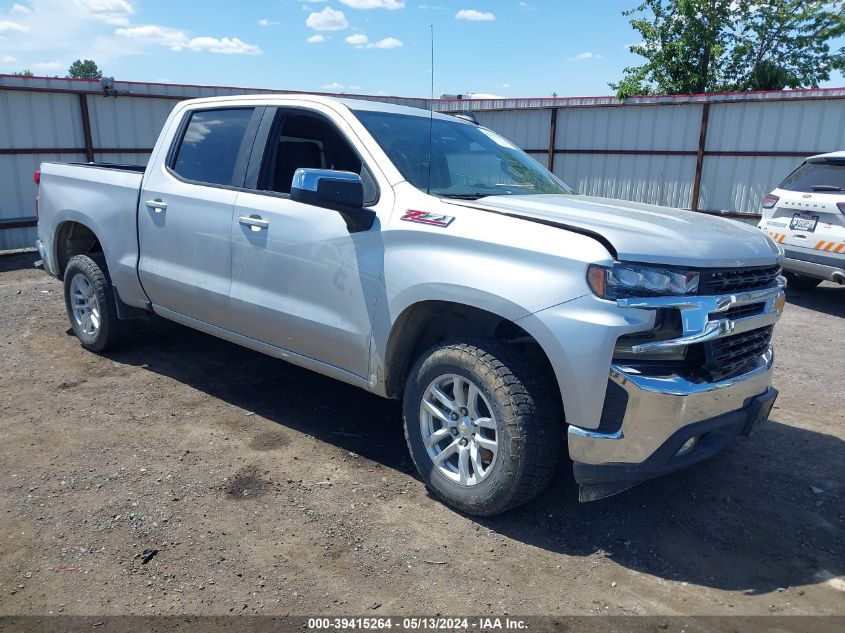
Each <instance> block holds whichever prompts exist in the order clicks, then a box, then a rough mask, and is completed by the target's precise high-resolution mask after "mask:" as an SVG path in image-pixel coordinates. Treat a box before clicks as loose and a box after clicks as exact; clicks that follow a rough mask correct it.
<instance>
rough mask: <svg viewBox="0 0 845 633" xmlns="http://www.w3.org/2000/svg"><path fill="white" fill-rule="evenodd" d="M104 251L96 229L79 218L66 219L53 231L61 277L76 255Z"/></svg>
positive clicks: (58, 269) (54, 249)
mask: <svg viewBox="0 0 845 633" xmlns="http://www.w3.org/2000/svg"><path fill="white" fill-rule="evenodd" d="M90 253H103V255H104V256H105V252H104V251H103V245H102V243H101V242H100V238H99V237H98V235H97V233H96V231H95V230H94V229H92V228H91V227H90V226H89V225H88V223H86V222H84V221H80V220H79V219H76V218H72V219H65V220H62V221H61V222H59V223H58V224H57V225H56V229H55V231H54V232H53V254H54V257H55V260H54V261H55V262H56V272H57V276H58V277H59V279H62V278H63V277H64V272H65V269H66V268H67V264H68V262H69V261H70V260H71V258H72V257H74V256H75V255H88V254H90Z"/></svg>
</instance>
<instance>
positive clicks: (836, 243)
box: [767, 159, 845, 259]
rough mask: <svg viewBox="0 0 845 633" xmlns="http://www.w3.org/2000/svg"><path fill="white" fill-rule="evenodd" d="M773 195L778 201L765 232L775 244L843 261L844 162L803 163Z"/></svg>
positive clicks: (844, 239) (844, 224) (844, 248)
mask: <svg viewBox="0 0 845 633" xmlns="http://www.w3.org/2000/svg"><path fill="white" fill-rule="evenodd" d="M774 194H775V195H776V196H777V197H778V201H777V202H776V203H775V212H774V214H773V217H772V221H771V222H769V226H768V227H767V229H768V230H769V232H770V234H771V235H772V237H773V238H774V239H775V240H776V241H777V242H778V243H780V244H782V245H783V247H784V248H786V249H787V250H790V249H797V250H799V251H803V252H805V253H813V254H816V255H819V256H825V257H827V256H831V257H834V258H837V257H841V258H843V259H845V215H843V209H845V159H843V160H839V159H836V160H823V161H815V162H806V163H804V164H803V165H801V166H800V167H799V168H798V169H796V170H795V171H794V172H792V174H790V175H789V176H788V177H787V178H786V180H784V181H783V183H781V185H780V187H779V188H778V190H777V191H775V192H774ZM840 205H842V206H841V207H840Z"/></svg>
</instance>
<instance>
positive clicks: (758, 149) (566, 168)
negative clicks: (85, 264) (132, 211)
mask: <svg viewBox="0 0 845 633" xmlns="http://www.w3.org/2000/svg"><path fill="white" fill-rule="evenodd" d="M114 88H115V93H114V94H112V95H111V96H105V95H104V94H103V91H102V89H101V87H100V84H99V82H96V81H85V80H70V79H49V78H25V77H17V76H14V77H13V76H0V192H2V194H3V195H2V196H0V250H4V249H9V248H22V247H27V246H31V245H32V243H33V241H34V240H35V228H34V208H33V205H34V202H33V200H34V198H35V186H34V184H33V182H32V173H33V171H35V169H37V166H38V164H39V163H40V162H41V161H45V160H61V161H86V160H88V161H91V160H97V161H108V162H125V163H144V162H146V160H147V158H148V157H149V152H150V150H151V149H152V146H153V144H154V142H155V139H156V138H157V136H158V132H159V129H160V127H161V125H162V124H163V122H164V120H165V119H166V117H167V115H168V113H169V112H170V110H171V109H172V107H173V105H174V104H175V102H176V101H178V100H181V99H186V98H193V97H205V96H216V95H229V94H245V93H268V92H284V91H270V90H261V89H248V88H234V87H213V86H185V85H170V84H153V83H133V82H115V86H114ZM350 96H351V95H350ZM356 98H363V99H372V100H379V101H388V102H392V103H401V104H404V105H410V106H415V107H422V108H426V107H428V106H429V104H430V102H429V101H428V100H427V99H413V98H401V97H384V96H360V97H356ZM433 105H434V107H435V109H437V110H441V111H460V110H467V109H468V110H473V111H474V112H475V113H476V115H477V116H478V119H479V121H480V122H481V123H482V124H483V125H486V126H488V127H490V128H492V129H494V130H496V131H498V132H499V133H500V134H502V135H503V136H505V137H507V138H509V139H511V140H512V141H514V142H515V143H516V144H518V145H519V146H520V147H522V148H523V149H525V150H526V151H528V152H529V153H530V154H531V155H532V156H534V157H535V158H536V159H537V160H538V161H540V162H541V163H543V164H545V165H547V166H548V167H549V168H550V169H552V171H554V172H555V173H556V174H557V175H558V176H560V177H561V178H562V179H563V180H564V181H566V182H567V183H569V184H570V185H572V186H574V187H575V188H576V190H578V191H579V192H582V193H586V194H591V195H600V196H607V197H611V198H622V199H627V200H637V201H643V202H650V203H654V204H662V205H668V206H674V207H681V208H688V209H690V208H691V209H696V210H702V211H726V212H728V213H729V214H754V213H756V212H757V211H758V209H759V201H760V198H761V197H762V196H763V195H764V194H765V193H766V192H767V191H768V190H770V189H772V188H773V187H774V186H775V185H776V184H777V183H778V182H779V181H780V180H781V179H782V178H783V177H784V176H785V175H786V174H787V173H788V172H789V171H791V170H792V169H793V168H794V167H795V166H796V165H797V164H798V163H800V161H801V159H803V158H804V157H806V156H809V155H811V154H817V153H822V152H827V151H833V150H837V149H843V148H845V89H828V90H800V91H787V92H765V93H746V94H725V95H707V96H682V97H638V98H635V99H630V100H628V101H626V102H625V103H619V102H617V101H616V100H615V99H613V98H612V97H598V98H587V97H584V98H562V99H506V100H479V101H460V100H436V101H435V102H434V104H433ZM746 217H748V216H747V215H746Z"/></svg>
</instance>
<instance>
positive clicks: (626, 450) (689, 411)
mask: <svg viewBox="0 0 845 633" xmlns="http://www.w3.org/2000/svg"><path fill="white" fill-rule="evenodd" d="M773 358H774V354H773V352H772V350H771V348H770V349H769V351H768V352H767V353H766V354H764V355H762V356H761V357H760V358H759V359H758V363H757V367H755V368H754V369H752V370H751V371H749V372H747V373H745V374H742V375H741V376H737V377H735V378H730V379H728V380H723V381H721V382H715V383H692V382H690V381H688V380H687V379H686V378H683V377H681V376H669V377H650V376H642V375H637V374H636V373H634V372H633V371H632V370H631V369H630V368H626V367H623V366H620V365H613V366H612V367H611V370H610V380H611V381H613V382H614V383H616V384H617V385H619V386H620V387H621V388H622V389H624V390H625V393H626V394H627V396H628V403H627V408H626V410H625V415H624V417H623V418H622V426H621V427H620V429H619V431H617V432H616V433H601V432H598V431H592V430H589V429H582V428H579V427H576V426H570V427H569V455H570V457H571V458H572V460H573V461H574V462H577V463H581V464H611V463H615V464H619V463H622V464H639V463H642V462H645V461H646V460H647V459H648V458H649V457H650V456H651V455H653V454H654V453H655V451H657V449H658V448H660V447H661V446H663V444H664V443H665V442H666V441H667V440H668V439H669V438H670V437H672V436H673V435H674V434H675V433H676V432H678V431H679V430H680V429H682V428H684V427H686V426H689V425H691V424H694V423H696V422H701V421H703V420H709V419H712V418H717V417H719V416H721V415H725V414H728V413H731V412H734V411H738V410H741V409H743V408H744V407H746V406H747V405H748V403H749V401H750V400H751V399H752V398H754V397H756V396H759V395H761V394H764V393H766V391H767V390H768V389H769V387H770V386H771V384H772V363H773Z"/></svg>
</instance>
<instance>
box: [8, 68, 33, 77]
mask: <svg viewBox="0 0 845 633" xmlns="http://www.w3.org/2000/svg"><path fill="white" fill-rule="evenodd" d="M12 74H13V75H14V76H16V77H33V76H34V75H33V74H32V71H31V70H30V69H29V68H24V69H23V70H22V71H20V72H14V73H12Z"/></svg>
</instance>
